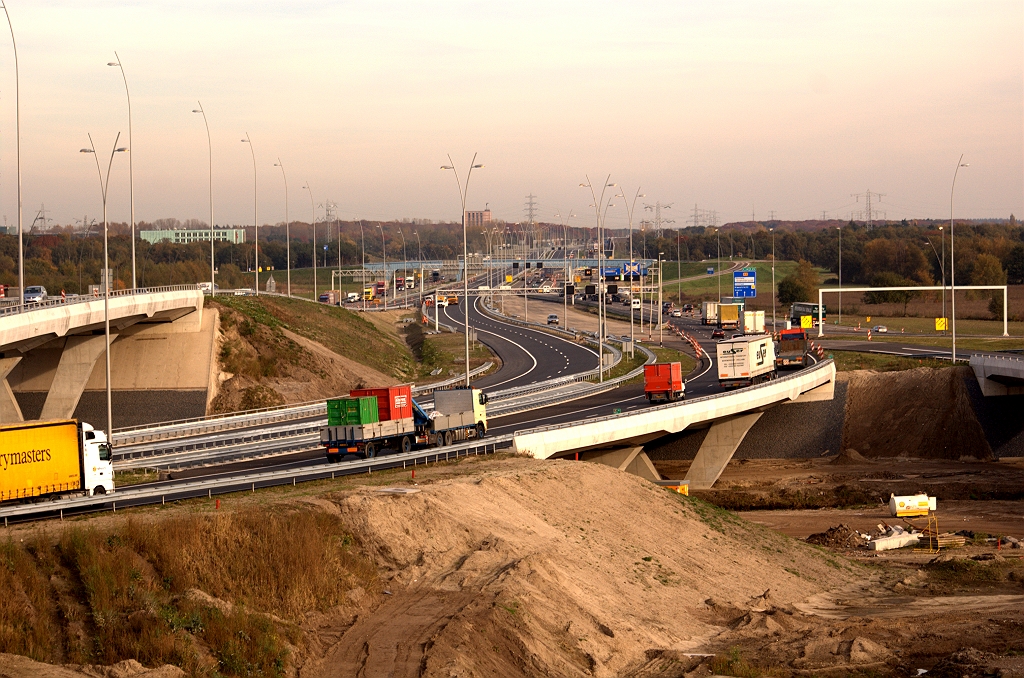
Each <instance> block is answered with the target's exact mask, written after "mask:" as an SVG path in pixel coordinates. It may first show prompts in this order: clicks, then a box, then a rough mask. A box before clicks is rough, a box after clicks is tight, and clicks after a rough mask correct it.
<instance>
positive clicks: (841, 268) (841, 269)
mask: <svg viewBox="0 0 1024 678" xmlns="http://www.w3.org/2000/svg"><path fill="white" fill-rule="evenodd" d="M836 230H837V231H839V322H838V323H837V324H838V325H842V324H843V227H842V226H836Z"/></svg>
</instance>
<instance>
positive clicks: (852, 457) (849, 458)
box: [829, 447, 872, 466]
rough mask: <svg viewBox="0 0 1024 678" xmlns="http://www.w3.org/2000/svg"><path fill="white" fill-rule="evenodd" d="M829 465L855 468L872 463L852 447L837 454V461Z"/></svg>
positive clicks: (834, 460)
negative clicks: (855, 466)
mask: <svg viewBox="0 0 1024 678" xmlns="http://www.w3.org/2000/svg"><path fill="white" fill-rule="evenodd" d="M829 463H831V464H835V465H836V466H853V465H856V464H870V463H872V462H871V460H870V459H868V458H867V457H865V456H864V455H863V454H861V453H860V452H858V451H857V450H855V449H853V448H852V447H848V448H846V449H845V450H843V451H842V452H840V453H839V454H837V455H836V457H835V459H833V460H832V461H831V462H829Z"/></svg>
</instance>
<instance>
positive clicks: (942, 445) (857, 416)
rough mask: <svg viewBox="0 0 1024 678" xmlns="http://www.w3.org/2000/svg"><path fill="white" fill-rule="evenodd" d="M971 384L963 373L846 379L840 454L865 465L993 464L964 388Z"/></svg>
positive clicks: (921, 372)
mask: <svg viewBox="0 0 1024 678" xmlns="http://www.w3.org/2000/svg"><path fill="white" fill-rule="evenodd" d="M973 378H974V375H973V373H972V372H971V370H970V368H967V367H957V368H947V369H930V368H919V369H915V370H906V371H903V372H886V373H878V372H871V371H865V372H851V373H848V377H847V379H848V380H849V389H848V392H847V397H846V417H845V425H844V427H843V444H842V449H843V451H844V452H845V451H846V450H853V451H855V452H857V453H859V454H860V455H863V456H864V457H867V458H869V459H877V458H885V457H916V458H921V459H965V458H974V459H991V458H992V449H991V447H989V444H988V441H987V440H986V439H985V432H984V430H983V429H982V427H981V424H980V423H978V419H977V417H976V416H975V413H974V409H973V407H972V405H971V400H970V396H969V395H968V392H967V388H966V386H965V384H964V380H965V379H973ZM849 454H850V455H851V456H852V454H853V453H852V452H850V453H849Z"/></svg>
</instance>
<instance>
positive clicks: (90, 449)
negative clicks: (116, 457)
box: [81, 422, 114, 497]
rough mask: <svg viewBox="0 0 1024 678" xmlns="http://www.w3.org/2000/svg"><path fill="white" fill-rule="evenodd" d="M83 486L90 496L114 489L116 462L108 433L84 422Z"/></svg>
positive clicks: (82, 429)
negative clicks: (108, 440)
mask: <svg viewBox="0 0 1024 678" xmlns="http://www.w3.org/2000/svg"><path fill="white" fill-rule="evenodd" d="M81 426H82V428H81V431H82V433H81V435H82V443H81V444H82V487H83V489H85V492H86V494H87V495H89V496H90V497H91V496H93V495H94V494H107V493H108V492H113V491H114V462H113V460H112V456H113V455H112V454H111V450H110V443H109V442H107V434H106V433H104V432H103V431H97V430H95V429H94V428H93V427H92V425H91V424H86V423H85V422H82V425H81Z"/></svg>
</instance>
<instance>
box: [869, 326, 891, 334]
mask: <svg viewBox="0 0 1024 678" xmlns="http://www.w3.org/2000/svg"><path fill="white" fill-rule="evenodd" d="M871 331H872V332H874V333H875V334H885V333H887V332H888V331H889V328H888V327H886V326H885V325H875V326H874V327H872V328H871Z"/></svg>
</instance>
